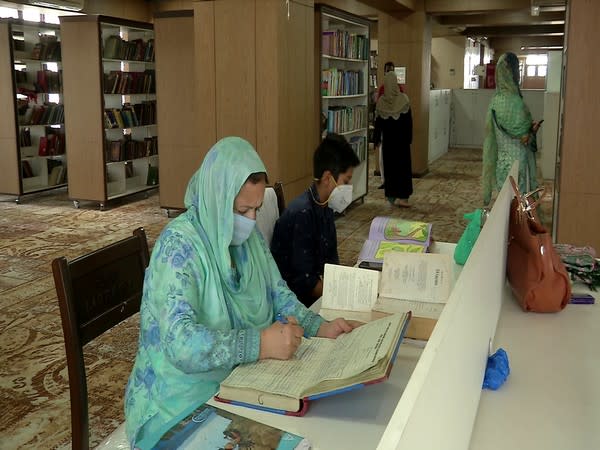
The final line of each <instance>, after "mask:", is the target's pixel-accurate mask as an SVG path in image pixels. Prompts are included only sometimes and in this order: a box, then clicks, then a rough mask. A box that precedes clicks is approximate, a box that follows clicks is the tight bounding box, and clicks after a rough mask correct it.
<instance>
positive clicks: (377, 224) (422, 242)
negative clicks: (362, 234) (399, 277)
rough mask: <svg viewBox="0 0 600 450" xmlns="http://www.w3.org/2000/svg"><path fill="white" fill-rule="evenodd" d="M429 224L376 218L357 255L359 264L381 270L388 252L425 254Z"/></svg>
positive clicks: (428, 241)
mask: <svg viewBox="0 0 600 450" xmlns="http://www.w3.org/2000/svg"><path fill="white" fill-rule="evenodd" d="M431 227H432V224H431V223H426V222H418V221H412V220H404V219H400V218H397V217H383V216H378V217H375V218H374V219H373V221H372V222H371V227H370V229H369V237H368V239H367V240H366V241H365V243H364V244H363V247H362V249H361V251H360V254H359V255H358V261H359V262H365V263H368V264H369V265H370V267H372V268H376V269H379V270H380V269H381V267H382V265H383V257H384V255H385V254H386V253H387V252H389V251H397V252H408V253H426V252H427V251H428V249H429V245H430V244H431Z"/></svg>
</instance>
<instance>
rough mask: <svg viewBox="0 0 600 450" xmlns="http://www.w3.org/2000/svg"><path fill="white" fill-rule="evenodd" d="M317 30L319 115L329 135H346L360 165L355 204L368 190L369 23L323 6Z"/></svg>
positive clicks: (354, 182)
mask: <svg viewBox="0 0 600 450" xmlns="http://www.w3.org/2000/svg"><path fill="white" fill-rule="evenodd" d="M316 17H317V19H316V23H315V28H316V29H317V30H319V33H318V38H319V39H320V44H321V45H320V51H319V63H318V64H317V67H318V68H319V74H320V86H319V89H320V96H319V99H320V114H321V118H322V121H323V122H325V121H326V132H329V133H338V134H341V135H343V136H344V137H345V138H346V139H347V140H348V142H349V143H350V145H351V146H352V148H353V149H354V151H355V153H356V155H357V156H358V159H359V160H360V161H361V163H360V165H359V166H358V167H356V168H355V169H354V175H353V177H352V185H353V193H352V195H353V200H357V199H359V198H363V197H364V196H365V195H366V194H367V188H368V181H369V180H368V152H367V150H368V145H367V140H368V139H367V138H368V118H369V117H368V116H369V103H370V101H369V79H370V74H369V59H370V51H369V44H370V42H369V22H368V21H367V20H365V19H363V18H360V17H358V16H354V15H352V14H349V13H346V12H343V11H340V10H338V9H334V8H329V7H327V6H324V5H320V6H318V7H317V8H316Z"/></svg>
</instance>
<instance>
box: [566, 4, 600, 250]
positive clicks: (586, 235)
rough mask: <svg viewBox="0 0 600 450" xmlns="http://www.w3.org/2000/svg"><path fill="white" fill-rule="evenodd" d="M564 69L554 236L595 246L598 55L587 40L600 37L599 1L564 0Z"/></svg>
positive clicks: (599, 221) (599, 162) (599, 167)
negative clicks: (565, 10)
mask: <svg viewBox="0 0 600 450" xmlns="http://www.w3.org/2000/svg"><path fill="white" fill-rule="evenodd" d="M568 8H569V11H568V14H567V18H568V25H567V33H568V34H567V39H566V48H565V51H566V71H565V79H564V82H563V86H564V106H563V127H562V139H561V141H562V142H561V148H560V173H559V176H558V177H557V179H558V186H557V192H556V195H557V196H558V197H557V198H558V215H557V217H556V221H555V223H556V233H555V236H556V240H557V242H560V243H569V244H575V245H591V246H593V247H594V248H595V249H596V251H600V234H598V230H600V177H598V173H599V172H600V158H599V157H598V123H597V122H598V117H600V103H599V102H598V96H597V95H594V93H595V92H596V91H597V90H598V79H599V76H598V74H600V59H598V58H597V57H595V56H594V55H593V53H590V50H589V48H590V47H589V45H590V43H592V42H599V41H600V28H599V27H598V17H600V2H598V1H596V0H570V1H569V2H568Z"/></svg>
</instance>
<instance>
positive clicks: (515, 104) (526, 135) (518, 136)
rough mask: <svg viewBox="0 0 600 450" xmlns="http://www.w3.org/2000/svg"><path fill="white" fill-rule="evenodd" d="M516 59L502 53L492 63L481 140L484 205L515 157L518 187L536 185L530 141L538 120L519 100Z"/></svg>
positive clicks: (531, 188) (522, 189)
mask: <svg viewBox="0 0 600 450" xmlns="http://www.w3.org/2000/svg"><path fill="white" fill-rule="evenodd" d="M519 78H520V76H519V60H518V58H517V55H515V54H514V53H504V54H503V55H502V56H500V58H499V59H498V63H497V64H496V93H495V94H494V97H493V98H492V101H491V102H490V105H489V107H488V112H487V117H486V135H485V140H484V143H483V203H484V205H488V204H489V203H490V200H491V197H492V191H493V189H494V188H495V189H497V191H498V192H500V189H502V185H503V184H504V181H505V180H506V178H507V177H508V173H509V171H510V169H511V167H512V165H513V163H514V162H515V161H516V160H518V161H519V189H520V190H521V192H523V193H526V192H529V191H532V190H534V189H536V188H537V178H536V177H537V168H536V161H535V153H534V152H533V151H531V149H530V146H529V145H528V144H530V142H531V140H532V139H535V133H536V132H537V130H538V127H539V123H537V122H534V121H533V120H532V118H531V112H530V111H529V108H528V107H527V105H526V104H525V102H524V101H523V96H522V95H521V90H520V89H519Z"/></svg>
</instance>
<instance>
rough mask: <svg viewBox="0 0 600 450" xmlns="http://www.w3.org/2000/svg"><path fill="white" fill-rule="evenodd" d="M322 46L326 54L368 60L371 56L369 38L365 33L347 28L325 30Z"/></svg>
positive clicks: (322, 36)
mask: <svg viewBox="0 0 600 450" xmlns="http://www.w3.org/2000/svg"><path fill="white" fill-rule="evenodd" d="M321 48H322V50H321V51H322V52H323V54H324V55H328V56H335V57H337V58H348V59H362V60H364V61H366V60H367V57H368V56H369V39H368V38H367V36H366V35H364V34H356V33H350V32H348V31H345V30H334V31H323V33H322V35H321Z"/></svg>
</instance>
